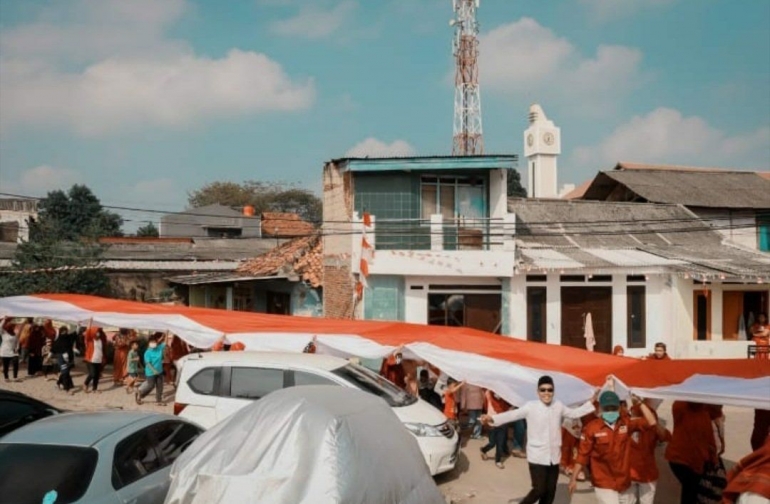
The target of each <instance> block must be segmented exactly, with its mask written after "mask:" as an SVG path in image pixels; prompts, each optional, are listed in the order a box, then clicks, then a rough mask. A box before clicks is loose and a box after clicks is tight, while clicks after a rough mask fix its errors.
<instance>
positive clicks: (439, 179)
mask: <svg viewBox="0 0 770 504" xmlns="http://www.w3.org/2000/svg"><path fill="white" fill-rule="evenodd" d="M474 180H476V181H477V183H476V184H474V183H473V181H474ZM479 185H480V186H481V193H482V198H483V199H482V202H483V207H484V208H483V211H482V219H485V218H487V217H488V215H489V190H488V187H487V181H486V180H485V179H484V178H483V177H479V178H476V177H472V176H467V175H423V176H421V177H420V222H421V225H422V226H430V219H431V216H432V215H436V214H442V215H443V212H441V200H442V194H441V192H442V189H449V188H450V187H451V190H452V217H451V218H447V217H443V218H442V221H443V222H444V223H453V222H455V221H457V220H458V219H459V218H460V215H459V213H458V208H457V205H458V188H459V187H465V186H467V187H477V186H479ZM425 186H431V187H435V188H436V191H435V201H434V209H433V212H432V213H430V214H429V215H424V213H423V212H424V197H423V188H424V187H425Z"/></svg>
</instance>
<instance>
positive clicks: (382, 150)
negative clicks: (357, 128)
mask: <svg viewBox="0 0 770 504" xmlns="http://www.w3.org/2000/svg"><path fill="white" fill-rule="evenodd" d="M415 152H416V151H415V149H414V147H412V146H411V145H409V143H408V142H406V141H405V140H395V141H393V142H392V143H385V142H383V141H381V140H378V139H376V138H373V137H369V138H367V139H366V140H362V141H361V142H359V143H357V144H356V145H354V146H353V147H351V148H350V149H349V150H348V151H347V152H346V153H345V157H372V158H377V157H399V156H413V155H414V154H415Z"/></svg>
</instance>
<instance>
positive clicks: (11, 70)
mask: <svg viewBox="0 0 770 504" xmlns="http://www.w3.org/2000/svg"><path fill="white" fill-rule="evenodd" d="M61 5H71V6H72V7H71V8H70V9H69V10H64V8H63V7H62V6H61ZM61 5H60V4H57V7H56V9H50V10H49V11H46V12H45V13H44V14H43V15H41V18H40V19H39V20H38V21H36V22H35V23H32V24H30V25H24V26H19V27H16V28H12V29H10V30H7V31H6V32H5V33H3V35H2V38H0V49H1V50H2V52H1V53H0V54H2V57H0V66H2V72H0V108H2V110H3V113H2V114H0V128H1V129H2V131H7V129H9V128H11V127H15V126H18V125H27V126H35V127H37V126H42V127H50V126H64V127H67V128H71V129H73V130H74V131H76V132H77V133H80V134H83V135H90V136H97V135H103V134H108V133H111V132H113V131H116V130H123V129H126V128H140V127H144V126H162V127H173V128H181V127H186V126H188V125H191V124H197V123H200V122H202V121H205V120H207V119H211V118H221V117H228V116H234V115H253V114H259V113H263V112H269V111H294V110H300V109H304V108H307V107H309V106H311V105H312V103H313V101H314V99H315V85H314V83H313V81H312V79H305V80H295V79H292V78H291V77H289V76H288V75H287V74H286V73H285V72H284V70H283V68H282V67H281V65H280V64H279V63H277V62H276V61H274V60H271V59H270V58H269V57H267V56H266V55H264V54H261V53H257V52H253V51H242V50H239V49H231V50H230V51H229V52H228V53H227V54H226V55H225V56H223V57H221V58H208V57H203V56H199V55H196V54H195V53H194V52H193V51H192V50H191V49H190V48H189V47H188V46H187V44H186V43H184V42H183V41H179V40H173V39H169V38H167V37H166V36H165V34H164V32H165V30H167V28H168V27H169V26H170V24H171V23H173V22H174V21H176V20H178V19H179V17H180V16H181V15H182V14H183V12H184V11H185V7H186V4H185V3H184V1H183V0H165V1H163V2H158V1H155V0H137V1H136V2H125V1H123V0H79V1H78V2H76V3H73V4H61ZM57 16H58V17H57ZM51 17H54V18H56V19H57V20H58V19H62V20H63V21H62V22H61V23H60V24H54V23H53V22H52V21H50V20H49V18H51Z"/></svg>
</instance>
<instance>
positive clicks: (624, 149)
mask: <svg viewBox="0 0 770 504" xmlns="http://www.w3.org/2000/svg"><path fill="white" fill-rule="evenodd" d="M571 161H572V164H573V165H577V166H590V167H593V168H594V169H607V168H609V167H610V166H612V165H614V164H615V163H617V162H618V161H632V162H643V163H662V164H682V165H694V166H724V167H732V168H755V169H763V170H764V169H766V168H767V165H768V164H770V127H767V126H765V127H762V128H758V129H756V130H754V131H751V132H748V133H744V134H739V135H733V136H731V135H728V134H726V133H725V132H723V131H721V130H719V129H717V128H715V127H713V126H711V125H709V124H708V122H706V121H705V120H704V119H703V118H701V117H698V116H690V117H685V116H683V115H682V113H681V112H679V111H678V110H675V109H671V108H664V107H661V108H657V109H655V110H653V111H652V112H650V113H649V114H647V115H644V116H636V117H634V118H632V119H631V120H630V121H628V122H627V123H625V124H623V125H621V126H619V127H618V128H616V129H615V131H613V132H612V134H610V135H609V136H608V137H607V138H605V139H604V140H603V141H602V142H600V143H599V144H598V145H594V146H583V147H578V148H577V149H575V151H574V152H573V154H572V156H571Z"/></svg>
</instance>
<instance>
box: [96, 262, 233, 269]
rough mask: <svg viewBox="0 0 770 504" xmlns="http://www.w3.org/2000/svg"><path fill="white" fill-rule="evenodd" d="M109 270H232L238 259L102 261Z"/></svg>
mask: <svg viewBox="0 0 770 504" xmlns="http://www.w3.org/2000/svg"><path fill="white" fill-rule="evenodd" d="M103 264H104V267H105V268H107V269H110V270H154V271H174V270H176V271H201V270H205V271H234V270H235V269H236V268H237V267H238V266H239V265H240V264H241V263H240V262H239V261H104V263H103Z"/></svg>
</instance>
